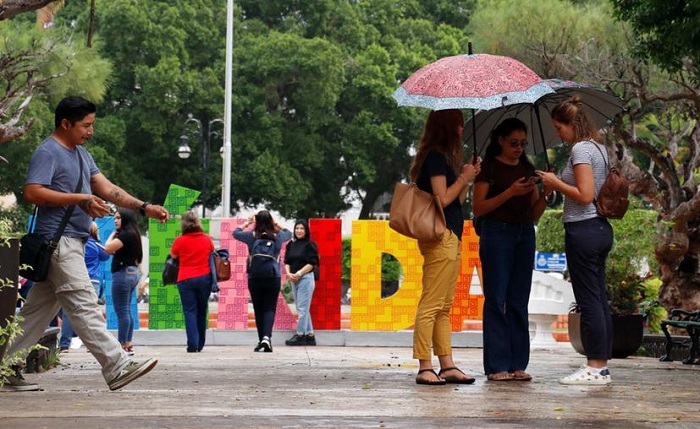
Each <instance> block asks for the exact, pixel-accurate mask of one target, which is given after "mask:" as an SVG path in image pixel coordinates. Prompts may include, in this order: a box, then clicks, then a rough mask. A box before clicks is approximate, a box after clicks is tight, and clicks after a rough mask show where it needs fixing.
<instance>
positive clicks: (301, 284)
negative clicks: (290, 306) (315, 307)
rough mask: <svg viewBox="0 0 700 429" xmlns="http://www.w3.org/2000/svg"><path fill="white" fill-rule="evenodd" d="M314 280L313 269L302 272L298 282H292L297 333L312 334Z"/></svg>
mask: <svg viewBox="0 0 700 429" xmlns="http://www.w3.org/2000/svg"><path fill="white" fill-rule="evenodd" d="M315 288H316V281H315V280H314V273H313V271H312V272H310V273H306V274H304V275H303V276H302V277H301V278H300V279H299V281H298V282H296V283H293V284H292V295H294V304H295V305H296V307H297V316H299V319H298V320H297V334H299V335H305V334H313V333H314V325H313V323H312V322H311V298H312V297H313V296H314V289H315Z"/></svg>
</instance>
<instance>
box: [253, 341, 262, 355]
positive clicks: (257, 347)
mask: <svg viewBox="0 0 700 429" xmlns="http://www.w3.org/2000/svg"><path fill="white" fill-rule="evenodd" d="M253 351H254V352H261V351H262V341H260V342H259V343H258V345H257V346H255V348H254V349H253Z"/></svg>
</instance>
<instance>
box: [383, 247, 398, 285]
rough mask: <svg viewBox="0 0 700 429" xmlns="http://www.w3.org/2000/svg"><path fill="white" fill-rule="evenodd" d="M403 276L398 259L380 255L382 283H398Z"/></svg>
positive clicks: (384, 254) (388, 255) (386, 254)
mask: <svg viewBox="0 0 700 429" xmlns="http://www.w3.org/2000/svg"><path fill="white" fill-rule="evenodd" d="M402 276H403V269H402V268H401V263H400V262H399V260H398V259H396V258H395V257H394V256H392V255H390V254H388V253H382V281H391V282H398V281H399V280H400V279H401V277H402Z"/></svg>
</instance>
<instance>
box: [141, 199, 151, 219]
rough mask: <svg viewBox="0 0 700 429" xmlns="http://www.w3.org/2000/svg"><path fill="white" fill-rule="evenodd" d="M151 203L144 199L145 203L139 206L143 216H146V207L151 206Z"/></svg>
mask: <svg viewBox="0 0 700 429" xmlns="http://www.w3.org/2000/svg"><path fill="white" fill-rule="evenodd" d="M150 205H151V203H149V202H148V201H144V202H143V204H141V207H139V212H140V213H141V216H146V207H148V206H150Z"/></svg>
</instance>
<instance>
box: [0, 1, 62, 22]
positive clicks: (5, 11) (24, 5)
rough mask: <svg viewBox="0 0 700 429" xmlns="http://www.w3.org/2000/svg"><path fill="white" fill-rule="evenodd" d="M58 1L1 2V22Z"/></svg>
mask: <svg viewBox="0 0 700 429" xmlns="http://www.w3.org/2000/svg"><path fill="white" fill-rule="evenodd" d="M56 1H57V0H0V21H3V20H6V19H10V18H13V17H15V16H17V15H19V14H22V13H25V12H31V11H34V10H37V9H41V8H42V7H44V6H46V5H48V4H51V3H55V2H56Z"/></svg>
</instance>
